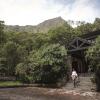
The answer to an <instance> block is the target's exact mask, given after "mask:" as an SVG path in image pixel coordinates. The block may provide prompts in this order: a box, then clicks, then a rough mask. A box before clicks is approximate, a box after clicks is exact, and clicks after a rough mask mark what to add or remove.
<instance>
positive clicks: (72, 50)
mask: <svg viewBox="0 0 100 100" xmlns="http://www.w3.org/2000/svg"><path fill="white" fill-rule="evenodd" d="M99 35H100V30H98V31H94V32H90V33H87V34H84V35H82V36H80V37H76V38H75V39H73V40H72V41H71V42H70V43H69V48H68V52H69V54H70V56H71V68H74V69H75V70H76V71H77V72H78V73H85V72H87V71H88V63H89V61H88V60H86V59H85V51H86V50H87V49H88V47H89V46H91V45H92V44H93V43H94V42H95V39H96V38H97V37H98V36H99Z"/></svg>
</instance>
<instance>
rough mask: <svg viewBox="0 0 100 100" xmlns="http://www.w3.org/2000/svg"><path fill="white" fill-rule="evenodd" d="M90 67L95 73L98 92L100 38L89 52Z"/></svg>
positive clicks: (99, 83)
mask: <svg viewBox="0 0 100 100" xmlns="http://www.w3.org/2000/svg"><path fill="white" fill-rule="evenodd" d="M87 57H88V59H89V60H90V66H91V67H92V69H93V70H94V71H95V79H96V85H97V90H98V91H100V36H99V37H98V38H97V39H96V41H95V43H94V45H93V46H91V47H90V48H89V49H88V51H87Z"/></svg>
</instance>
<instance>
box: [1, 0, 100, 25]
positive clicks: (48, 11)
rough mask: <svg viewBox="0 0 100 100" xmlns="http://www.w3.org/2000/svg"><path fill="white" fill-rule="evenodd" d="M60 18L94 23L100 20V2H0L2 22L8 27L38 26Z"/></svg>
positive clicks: (85, 0) (5, 0)
mask: <svg viewBox="0 0 100 100" xmlns="http://www.w3.org/2000/svg"><path fill="white" fill-rule="evenodd" d="M59 16H61V17H62V18H63V19H65V20H66V21H67V20H73V21H86V22H93V21H94V20H95V18H97V17H98V18H100V0H0V20H4V21H5V24H7V25H37V24H39V23H41V22H43V21H45V20H47V19H52V18H55V17H59Z"/></svg>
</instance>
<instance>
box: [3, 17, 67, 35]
mask: <svg viewBox="0 0 100 100" xmlns="http://www.w3.org/2000/svg"><path fill="white" fill-rule="evenodd" d="M64 23H66V21H65V20H64V19H62V18H61V17H56V18H53V19H49V20H46V21H44V22H42V23H40V24H38V25H36V26H32V25H26V26H19V25H6V26H5V29H4V31H5V32H30V33H38V32H45V33H46V32H48V31H49V30H50V29H52V28H56V27H59V26H62V25H63V24H64Z"/></svg>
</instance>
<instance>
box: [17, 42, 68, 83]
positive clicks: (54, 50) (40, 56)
mask: <svg viewBox="0 0 100 100" xmlns="http://www.w3.org/2000/svg"><path fill="white" fill-rule="evenodd" d="M66 56H67V51H66V49H65V47H64V46H61V45H60V44H49V45H48V44H46V45H44V46H42V47H41V48H40V49H39V50H37V51H33V52H32V53H31V54H30V56H29V59H28V60H29V61H28V63H27V64H19V65H18V66H17V68H16V72H17V74H18V75H19V76H20V78H21V80H22V81H24V82H29V83H31V82H38V83H45V84H50V83H56V82H57V81H58V80H59V79H63V77H65V76H66V75H67V66H66Z"/></svg>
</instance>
